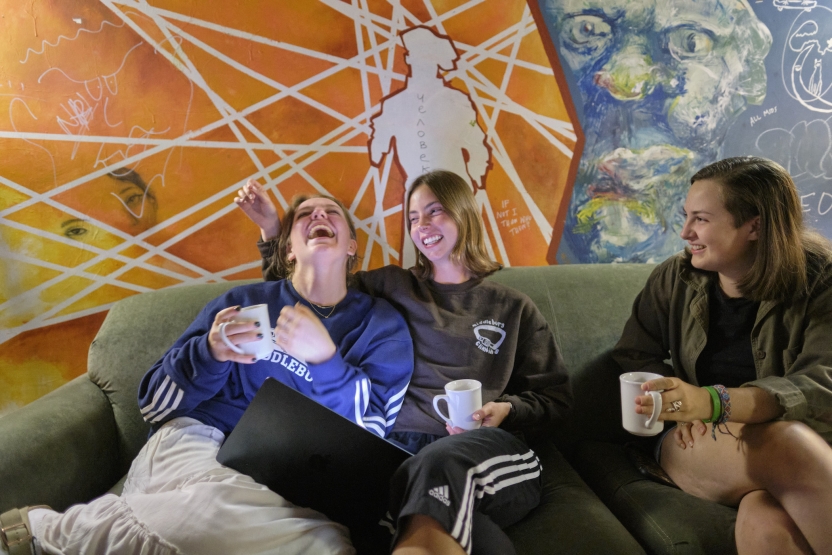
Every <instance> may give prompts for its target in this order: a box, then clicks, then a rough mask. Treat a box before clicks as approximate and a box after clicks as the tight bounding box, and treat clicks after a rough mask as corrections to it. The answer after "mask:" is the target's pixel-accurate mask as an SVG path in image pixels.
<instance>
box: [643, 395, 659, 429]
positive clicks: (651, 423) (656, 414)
mask: <svg viewBox="0 0 832 555" xmlns="http://www.w3.org/2000/svg"><path fill="white" fill-rule="evenodd" d="M647 394H648V395H650V397H652V398H653V414H651V415H650V418H649V419H648V420H647V422H645V423H644V427H645V428H652V427H653V426H655V425H656V421H657V420H658V419H659V415H660V414H661V413H662V394H661V392H659V391H648V392H647Z"/></svg>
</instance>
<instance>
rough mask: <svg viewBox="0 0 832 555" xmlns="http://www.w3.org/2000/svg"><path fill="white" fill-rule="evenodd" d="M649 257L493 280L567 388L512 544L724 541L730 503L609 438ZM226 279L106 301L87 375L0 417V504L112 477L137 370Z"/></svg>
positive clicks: (132, 415)
mask: <svg viewBox="0 0 832 555" xmlns="http://www.w3.org/2000/svg"><path fill="white" fill-rule="evenodd" d="M652 268H653V266H651V265H636V264H632V265H631V264H620V265H563V266H551V267H538V268H509V269H505V270H502V271H500V272H498V273H497V274H495V275H494V276H493V277H492V278H490V279H494V280H495V281H499V282H501V283H505V284H507V285H510V286H512V287H514V288H516V289H519V290H521V291H523V292H525V293H526V294H528V295H529V296H530V297H531V298H532V300H534V302H535V303H536V304H537V306H538V307H539V308H540V310H541V312H542V313H543V315H544V316H545V317H546V319H547V320H548V321H549V323H550V325H551V327H552V330H553V332H554V334H555V336H556V338H557V341H558V344H559V345H560V347H561V349H562V350H563V355H564V359H565V360H566V363H567V366H568V367H569V371H570V374H571V376H572V380H573V382H572V383H573V389H574V393H575V406H574V410H573V411H572V413H571V416H570V417H569V420H568V421H567V422H566V424H565V425H564V426H561V427H559V428H557V429H553V430H544V431H542V432H541V433H540V435H539V437H536V438H534V440H533V446H534V447H535V449H536V450H537V451H538V454H539V455H540V458H541V461H542V463H543V468H544V493H543V500H542V502H541V504H540V506H539V507H538V508H537V509H535V510H534V511H533V512H532V513H530V514H529V515H528V516H527V517H526V518H525V519H523V520H522V521H521V522H519V523H517V524H515V525H513V526H512V527H510V528H509V529H508V533H509V535H510V537H511V538H512V540H513V541H514V544H515V546H516V548H517V552H518V553H520V554H532V553H534V554H537V553H540V554H543V553H563V554H573V553H574V554H584V553H586V554H605V555H606V554H616V553H620V554H627V555H629V554H640V553H645V552H646V553H649V554H651V555H652V554H683V553H707V554H719V553H734V552H735V548H734V538H733V528H734V521H735V520H736V511H734V510H732V509H729V508H725V507H721V506H718V505H716V504H713V503H710V502H706V501H702V500H699V499H696V498H694V497H691V496H689V495H687V494H685V493H683V492H681V491H680V490H678V489H675V488H671V487H667V486H664V485H660V484H658V483H655V482H652V481H650V480H648V479H646V478H644V477H643V476H642V475H641V474H639V472H638V471H637V470H636V468H635V466H634V465H633V464H632V463H631V462H630V460H629V458H628V457H627V455H626V452H625V450H624V448H623V444H624V443H625V442H628V441H631V440H633V439H634V438H633V436H629V435H628V434H627V433H626V432H624V431H623V430H622V429H621V425H620V418H621V416H620V398H619V394H618V379H617V376H618V374H619V373H620V371H619V370H618V368H617V366H616V364H615V363H614V362H612V361H611V359H610V358H609V350H610V348H611V347H612V346H613V345H614V344H615V342H616V340H617V338H618V336H619V334H620V332H621V330H622V328H623V325H624V322H625V321H626V319H627V316H628V315H629V311H630V307H631V304H632V301H633V299H634V297H635V295H636V294H637V293H638V291H639V290H640V289H641V287H642V285H643V284H644V282H645V280H646V279H647V276H648V275H649V273H650V271H651V270H652ZM239 283H240V282H238V283H216V284H204V285H189V286H182V287H176V288H170V289H164V290H161V291H156V292H152V293H144V294H141V295H136V296H134V297H130V298H128V299H125V300H123V301H120V302H118V303H116V304H115V305H114V306H113V307H112V309H111V310H110V312H109V314H108V315H107V318H106V320H105V321H104V324H103V325H102V327H101V330H100V331H99V332H98V335H97V336H96V338H95V340H94V341H93V343H92V345H91V347H90V352H89V361H88V370H89V372H88V374H86V375H83V376H80V377H78V378H76V379H75V380H73V381H71V382H70V383H68V384H66V385H64V386H63V387H61V388H59V389H58V390H56V391H54V392H52V393H50V394H49V395H46V396H45V397H43V398H41V399H39V400H37V401H35V402H33V403H31V404H30V405H27V406H25V407H23V408H21V409H19V410H17V411H15V412H14V413H11V414H9V415H7V416H5V417H2V418H0V512H3V511H5V510H7V509H9V508H12V507H20V506H25V505H34V504H48V505H50V506H52V507H53V508H55V509H57V510H63V509H66V508H67V507H69V506H70V505H72V504H75V503H81V502H85V501H89V500H91V499H93V498H95V497H96V496H99V495H101V494H103V493H105V492H107V491H108V490H109V491H115V492H118V491H119V490H120V483H119V480H120V479H122V477H123V476H124V475H125V473H126V472H127V469H128V468H129V466H130V463H131V461H132V459H133V457H134V456H135V455H136V453H137V452H138V451H139V449H140V448H141V446H142V444H143V443H144V442H145V440H146V437H147V431H148V426H147V425H146V424H145V423H144V421H143V420H142V419H141V417H140V415H139V410H138V406H137V401H136V391H137V387H138V382H139V379H140V378H141V376H142V375H143V374H144V372H145V371H146V370H147V369H148V368H149V367H150V366H151V365H152V364H153V362H155V361H156V360H157V359H158V357H159V356H160V355H162V354H163V353H164V352H165V351H166V350H167V348H168V347H169V346H170V345H171V344H172V343H173V341H174V340H175V339H176V338H177V337H178V336H179V335H180V334H181V333H182V331H184V329H185V328H186V326H187V325H188V324H190V322H191V321H192V320H193V319H194V317H195V316H196V314H197V313H198V311H199V310H200V309H201V308H202V307H203V305H204V304H205V303H206V302H207V301H208V300H210V299H212V298H214V297H216V296H218V295H219V294H220V293H222V292H223V291H225V290H226V289H228V288H230V287H232V286H234V285H238V284H239Z"/></svg>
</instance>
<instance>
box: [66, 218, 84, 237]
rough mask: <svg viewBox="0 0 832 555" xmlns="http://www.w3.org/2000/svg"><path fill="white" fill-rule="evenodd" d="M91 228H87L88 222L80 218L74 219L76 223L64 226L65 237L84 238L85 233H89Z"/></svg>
mask: <svg viewBox="0 0 832 555" xmlns="http://www.w3.org/2000/svg"><path fill="white" fill-rule="evenodd" d="M89 231H90V230H89V229H87V224H86V223H83V222H81V221H80V220H74V223H71V224H69V225H66V226H65V227H64V230H63V233H64V237H66V238H67V239H74V240H76V241H81V240H83V237H84V235H86V234H87V233H89Z"/></svg>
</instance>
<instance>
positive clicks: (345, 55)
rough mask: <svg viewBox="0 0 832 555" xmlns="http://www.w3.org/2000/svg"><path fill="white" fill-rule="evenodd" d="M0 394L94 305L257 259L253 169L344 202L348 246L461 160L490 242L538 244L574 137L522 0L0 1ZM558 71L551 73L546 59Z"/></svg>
mask: <svg viewBox="0 0 832 555" xmlns="http://www.w3.org/2000/svg"><path fill="white" fill-rule="evenodd" d="M0 15H2V17H1V18H0V37H2V39H0V40H3V41H4V43H3V48H2V49H0V149H2V150H0V152H2V158H0V160H2V163H0V414H2V413H4V412H8V411H10V410H13V409H14V408H16V407H18V406H21V405H23V404H25V403H27V402H29V401H31V400H32V399H34V398H36V397H39V396H41V395H43V394H44V393H46V392H48V391H50V390H51V389H54V388H55V387H57V386H59V385H61V384H62V383H64V382H66V381H67V380H69V379H71V378H72V377H74V376H77V375H79V374H81V373H83V372H84V371H85V368H86V350H87V348H88V346H89V343H90V341H91V340H92V338H93V337H94V335H95V332H96V331H97V329H98V327H99V326H100V324H101V322H102V321H103V318H104V315H105V314H106V311H107V309H108V307H109V306H111V304H112V303H113V302H115V301H117V300H119V299H122V298H124V297H127V296H130V295H134V294H137V293H141V292H145V291H151V290H154V289H159V288H163V287H174V286H178V285H183V284H191V283H204V282H213V281H222V280H233V279H240V278H249V277H258V276H259V262H258V259H257V258H258V254H257V250H256V247H255V243H254V241H255V239H256V235H257V233H256V229H255V227H254V225H253V224H252V223H251V222H249V221H248V220H247V219H246V217H245V216H244V215H243V214H242V212H241V211H240V210H239V209H237V208H236V207H235V205H234V203H233V202H232V199H233V197H234V194H235V192H236V190H237V189H238V188H239V187H240V186H242V184H243V183H245V181H246V180H247V179H249V178H255V179H258V180H260V181H261V182H262V183H264V184H266V185H267V187H268V190H269V191H270V192H271V194H272V195H274V199H275V201H276V203H277V204H278V205H279V206H280V207H286V206H287V201H289V200H291V198H292V196H294V195H295V194H298V193H301V192H315V191H319V192H325V193H329V194H331V195H334V196H336V197H338V198H340V199H342V200H344V201H345V202H346V204H347V206H348V207H349V209H350V211H351V212H352V214H353V215H354V217H355V218H356V221H357V224H358V229H359V244H360V254H361V255H362V265H363V267H364V268H373V267H377V266H380V265H384V264H389V263H400V264H407V263H408V261H409V260H410V259H412V256H413V251H412V246H409V245H408V244H407V242H406V241H405V235H404V234H403V228H404V223H403V218H402V200H403V197H404V194H405V191H406V189H407V186H408V184H409V182H410V181H411V180H412V179H413V178H415V177H416V176H417V175H418V174H420V173H422V172H423V171H425V170H427V169H431V168H440V167H441V168H447V169H453V170H454V171H456V172H458V173H460V174H461V175H464V176H467V177H468V179H469V180H470V182H471V186H472V190H474V191H475V193H476V198H477V200H478V203H479V205H480V206H481V208H482V211H483V215H484V217H485V221H486V227H487V233H488V237H489V248H490V249H491V252H492V254H493V256H494V258H495V259H497V260H499V261H501V262H503V263H504V264H506V265H540V264H547V263H550V262H552V261H553V260H554V256H555V252H556V251H557V248H558V238H559V237H560V235H561V230H562V227H563V224H564V221H565V218H566V209H567V207H568V204H569V197H570V195H571V187H570V183H571V181H572V179H573V176H574V173H575V172H576V171H577V159H576V158H575V157H574V156H573V154H574V152H575V151H576V149H579V148H580V135H579V133H578V132H577V131H576V129H575V125H574V123H573V118H574V113H575V112H574V109H573V108H572V105H571V102H570V101H569V98H568V95H567V96H566V97H564V96H563V95H562V93H561V90H565V89H566V84H565V81H563V74H562V72H561V71H560V69H559V67H558V59H557V56H556V55H555V54H554V50H553V49H552V48H551V41H549V40H548V37H547V35H546V27H545V25H543V23H542V20H541V18H540V9H539V7H538V6H537V4H534V3H532V4H531V5H529V4H527V3H526V2H525V1H522V0H485V1H479V0H477V1H450V0H435V1H426V0H418V1H416V0H414V1H407V0H403V1H397V2H387V1H380V0H355V1H352V2H345V1H342V0H321V1H319V2H318V1H315V2H313V1H308V2H295V1H294V0H285V1H281V2H277V1H259V2H258V1H247V2H245V3H242V2H198V1H188V0H150V1H148V2H145V1H141V2H138V1H132V0H130V1H127V0H100V1H98V0H76V1H74V2H71V3H70V2H61V1H59V0H35V1H34V2H27V3H25V5H24V3H21V2H18V1H16V0H0ZM559 80H560V81H559Z"/></svg>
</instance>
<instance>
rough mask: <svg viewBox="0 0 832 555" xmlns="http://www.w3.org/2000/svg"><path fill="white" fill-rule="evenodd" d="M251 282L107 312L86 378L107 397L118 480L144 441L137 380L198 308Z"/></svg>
mask: <svg viewBox="0 0 832 555" xmlns="http://www.w3.org/2000/svg"><path fill="white" fill-rule="evenodd" d="M245 283H252V281H235V282H223V283H213V284H202V285H192V286H187V287H173V288H170V289H163V290H161V291H153V292H150V293H143V294H141V295H135V296H133V297H129V298H127V299H124V300H122V301H119V302H118V303H116V304H115V305H113V307H112V308H111V309H110V312H109V313H108V314H107V317H106V318H105V319H104V323H103V324H102V325H101V329H100V330H99V331H98V335H96V337H95V339H94V340H93V342H92V345H91V346H90V353H89V359H88V368H89V376H90V379H91V380H92V381H93V382H94V383H95V384H96V385H98V387H100V388H101V389H102V391H104V393H105V394H106V395H107V397H108V399H109V401H110V404H111V405H112V408H113V414H114V415H115V420H116V425H117V427H118V440H119V460H120V463H121V464H120V468H119V470H120V472H119V476H120V475H123V474H125V473H126V472H127V469H128V468H129V467H130V464H131V462H132V461H133V458H134V457H135V456H136V454H137V453H138V452H139V449H141V446H142V445H144V443H145V441H146V440H147V434H148V431H149V430H150V427H149V426H148V425H147V424H146V423H145V421H144V420H143V419H142V417H141V415H140V413H139V405H138V399H137V396H138V388H139V381H140V380H141V378H142V376H144V374H145V372H147V371H148V370H149V369H150V367H151V366H153V364H154V363H155V362H156V361H157V360H158V359H159V357H161V356H162V355H163V354H164V353H165V352H166V351H167V350H168V348H170V346H171V345H173V342H174V341H176V339H178V338H179V336H180V335H182V332H184V331H185V329H186V328H187V327H188V326H189V325H190V324H191V322H193V320H194V318H196V315H197V314H198V313H199V311H200V310H202V307H204V306H205V304H206V303H207V302H208V301H210V300H211V299H214V298H216V297H218V296H219V295H221V294H222V293H224V292H225V291H227V290H228V289H231V288H232V287H235V286H237V285H242V284H245Z"/></svg>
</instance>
